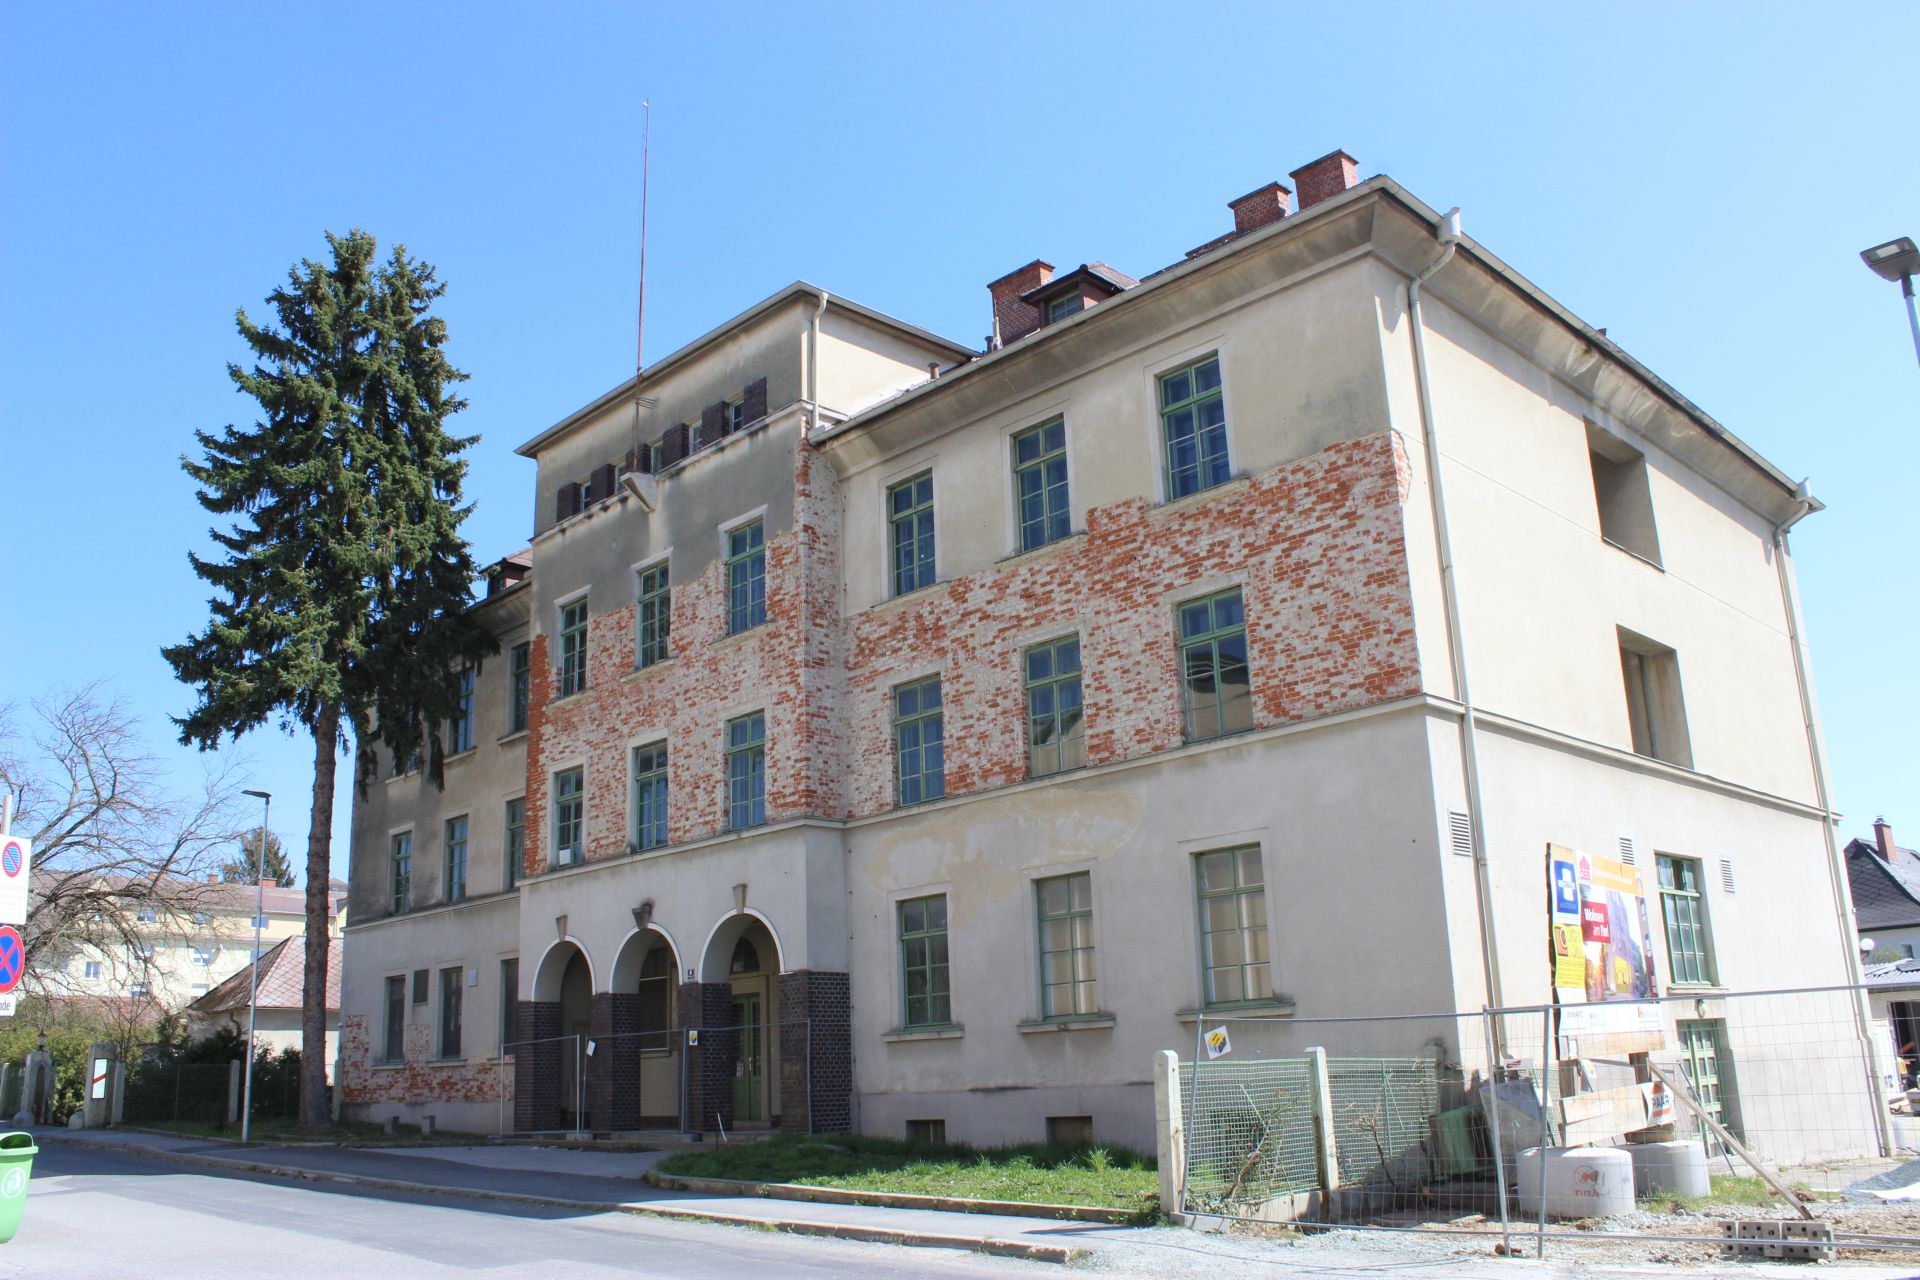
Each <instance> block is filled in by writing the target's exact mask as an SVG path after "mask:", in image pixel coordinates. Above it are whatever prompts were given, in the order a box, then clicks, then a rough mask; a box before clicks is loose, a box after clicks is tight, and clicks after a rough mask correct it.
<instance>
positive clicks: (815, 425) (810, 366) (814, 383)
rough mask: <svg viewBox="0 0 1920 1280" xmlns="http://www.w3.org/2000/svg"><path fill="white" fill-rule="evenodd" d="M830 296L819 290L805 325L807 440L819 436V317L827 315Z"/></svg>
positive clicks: (823, 290)
mask: <svg viewBox="0 0 1920 1280" xmlns="http://www.w3.org/2000/svg"><path fill="white" fill-rule="evenodd" d="M831 296H832V295H831V294H829V293H828V292H827V291H826V290H825V289H822V290H820V305H818V306H816V307H815V308H814V309H813V319H812V320H811V321H809V322H808V325H807V439H809V440H811V439H813V438H814V437H815V436H817V435H819V434H820V317H821V316H823V315H825V314H826V313H827V300H828V298H830V297H831Z"/></svg>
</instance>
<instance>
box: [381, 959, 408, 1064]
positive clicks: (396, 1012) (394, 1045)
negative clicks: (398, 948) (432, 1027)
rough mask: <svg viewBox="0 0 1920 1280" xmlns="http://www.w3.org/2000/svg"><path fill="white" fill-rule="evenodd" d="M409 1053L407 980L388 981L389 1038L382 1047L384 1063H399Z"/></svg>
mask: <svg viewBox="0 0 1920 1280" xmlns="http://www.w3.org/2000/svg"><path fill="white" fill-rule="evenodd" d="M406 1053H407V980H406V979H405V978H402V977H393V978H388V979H387V1038H386V1043H384V1044H383V1045H381V1046H380V1060H381V1061H382V1062H399V1061H400V1060H402V1059H403V1058H405V1057H406Z"/></svg>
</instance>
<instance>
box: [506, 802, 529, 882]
mask: <svg viewBox="0 0 1920 1280" xmlns="http://www.w3.org/2000/svg"><path fill="white" fill-rule="evenodd" d="M506 825H507V830H506V838H505V839H504V840H503V841H502V842H501V846H500V847H501V858H502V860H503V861H504V862H505V863H506V864H507V888H509V889H511V888H513V886H515V885H516V884H519V883H520V868H521V867H522V866H523V865H524V864H525V862H526V858H527V802H526V800H525V798H524V797H522V798H516V799H513V800H509V801H507V812H506Z"/></svg>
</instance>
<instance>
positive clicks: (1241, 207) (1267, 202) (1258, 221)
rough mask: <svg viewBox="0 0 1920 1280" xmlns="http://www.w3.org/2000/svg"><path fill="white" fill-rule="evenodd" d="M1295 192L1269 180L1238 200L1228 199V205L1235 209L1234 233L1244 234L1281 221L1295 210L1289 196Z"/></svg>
mask: <svg viewBox="0 0 1920 1280" xmlns="http://www.w3.org/2000/svg"><path fill="white" fill-rule="evenodd" d="M1292 194H1293V192H1291V191H1289V190H1288V189H1287V188H1286V187H1283V186H1281V185H1280V184H1279V183H1277V182H1269V183H1268V184H1267V185H1266V186H1264V187H1261V188H1260V189H1259V190H1257V191H1249V192H1247V194H1245V195H1243V196H1241V197H1240V198H1239V199H1238V200H1229V201H1227V207H1228V208H1229V209H1232V210H1233V233H1234V234H1235V235H1237V236H1243V235H1245V234H1247V232H1249V231H1258V230H1259V229H1260V228H1261V227H1264V226H1266V225H1268V224H1269V223H1274V222H1278V221H1280V219H1282V218H1284V217H1286V216H1287V214H1289V213H1291V212H1292V211H1293V210H1292V208H1291V206H1290V205H1289V203H1288V197H1290V196H1291V195H1292Z"/></svg>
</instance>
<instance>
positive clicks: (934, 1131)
mask: <svg viewBox="0 0 1920 1280" xmlns="http://www.w3.org/2000/svg"><path fill="white" fill-rule="evenodd" d="M907 1141H908V1142H911V1143H912V1144H913V1145H915V1146H916V1147H944V1146H946V1145H947V1122H946V1121H945V1120H909V1121H907Z"/></svg>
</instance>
